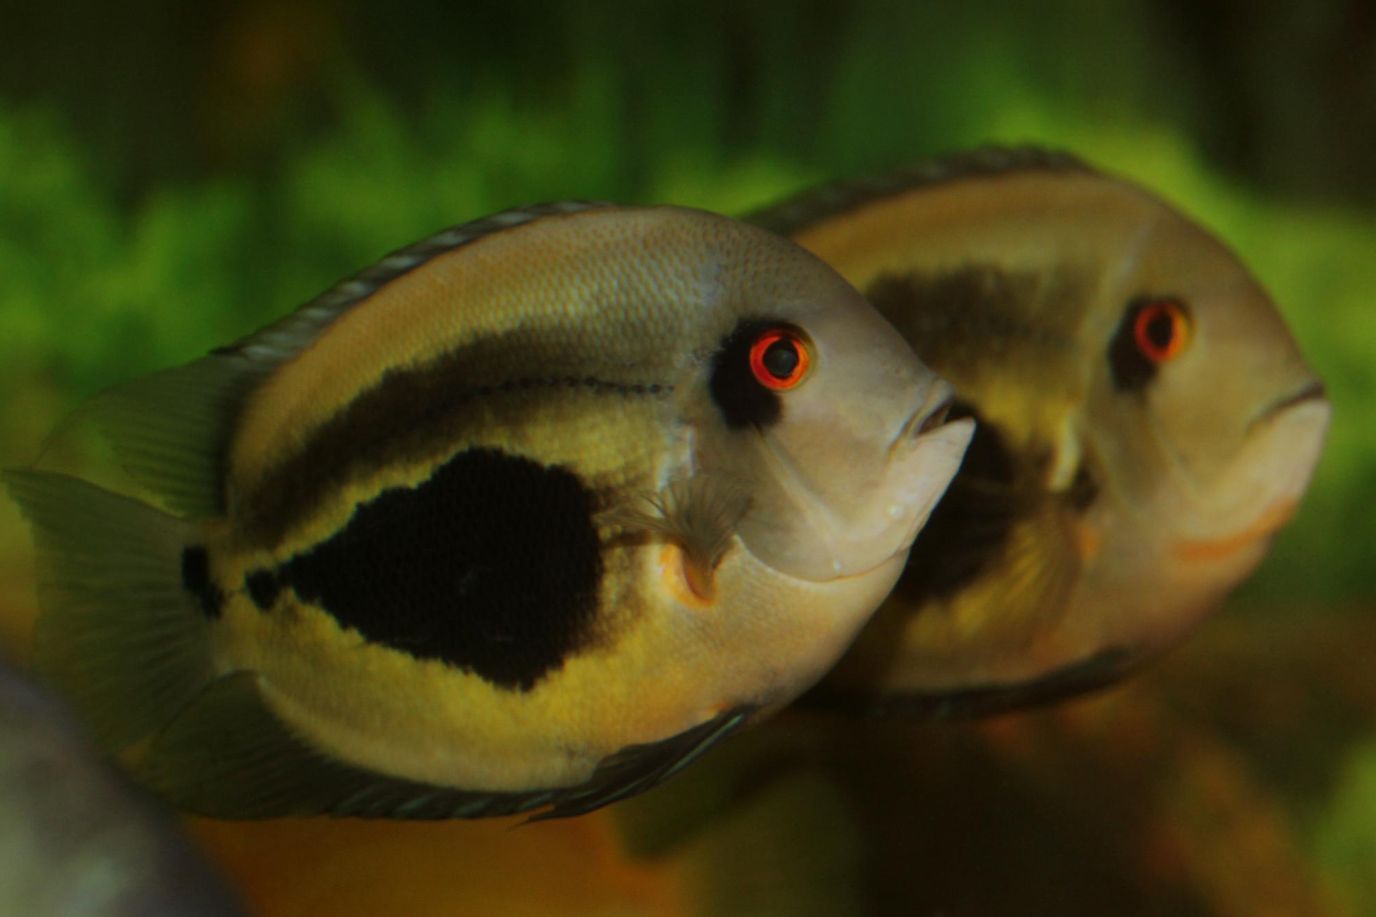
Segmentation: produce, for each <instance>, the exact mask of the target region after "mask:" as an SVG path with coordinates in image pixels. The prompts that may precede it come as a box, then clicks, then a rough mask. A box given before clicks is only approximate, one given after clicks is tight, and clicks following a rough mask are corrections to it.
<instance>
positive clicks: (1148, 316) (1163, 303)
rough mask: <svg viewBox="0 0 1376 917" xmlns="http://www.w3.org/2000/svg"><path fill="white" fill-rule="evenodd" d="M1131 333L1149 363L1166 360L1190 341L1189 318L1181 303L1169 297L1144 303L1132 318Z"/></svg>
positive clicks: (1180, 351) (1179, 351) (1176, 354)
mask: <svg viewBox="0 0 1376 917" xmlns="http://www.w3.org/2000/svg"><path fill="white" fill-rule="evenodd" d="M1132 337H1133V340H1134V341H1135V342H1136V344H1137V349H1138V350H1139V351H1141V353H1142V356H1144V357H1146V358H1147V359H1148V360H1150V361H1151V362H1153V363H1167V362H1169V361H1171V360H1174V359H1175V358H1176V357H1178V356H1180V354H1181V353H1182V352H1183V351H1184V350H1185V347H1186V345H1188V344H1189V342H1190V319H1189V316H1188V315H1186V314H1185V307H1184V306H1182V305H1181V304H1180V303H1178V302H1176V301H1175V300H1173V299H1161V300H1156V301H1153V302H1149V303H1147V304H1146V305H1145V306H1143V307H1142V308H1141V309H1139V310H1138V312H1137V315H1136V317H1135V318H1134V319H1133V321H1132Z"/></svg>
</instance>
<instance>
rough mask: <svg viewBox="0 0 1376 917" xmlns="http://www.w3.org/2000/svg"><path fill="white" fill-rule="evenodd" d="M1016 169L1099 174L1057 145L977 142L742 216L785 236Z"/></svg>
mask: <svg viewBox="0 0 1376 917" xmlns="http://www.w3.org/2000/svg"><path fill="white" fill-rule="evenodd" d="M1020 172H1081V173H1086V174H1098V172H1097V170H1096V169H1094V168H1093V167H1092V166H1090V165H1089V164H1088V163H1086V162H1084V161H1083V160H1081V159H1080V158H1078V157H1077V156H1075V155H1073V154H1071V153H1067V152H1063V151H1060V150H1048V149H1044V148H1042V147H1033V146H1019V147H999V146H989V147H980V148H978V149H974V150H966V151H963V152H959V153H950V154H945V155H940V156H934V157H931V158H929V159H923V160H921V161H919V162H917V163H914V164H912V165H909V166H905V167H903V168H900V169H897V170H894V171H892V172H888V173H885V174H882V175H876V176H871V177H867V178H855V179H843V180H841V181H837V182H830V183H827V184H823V185H820V186H817V187H813V188H809V189H807V190H804V191H801V192H799V193H798V194H795V195H793V196H791V197H788V198H786V199H784V200H782V201H780V202H778V203H776V204H771V205H770V206H768V207H764V208H762V209H760V210H756V211H754V212H752V213H748V214H746V215H745V216H744V217H742V219H744V220H745V221H746V222H748V223H754V224H755V225H757V226H762V227H764V228H765V229H768V230H770V231H771V232H776V233H778V234H779V235H783V236H789V235H792V234H793V233H795V232H798V231H799V230H801V229H804V228H805V227H807V226H810V225H812V224H813V223H816V222H819V221H821V220H825V219H828V218H830V217H834V216H838V215H840V214H842V213H845V212H847V211H849V210H853V209H855V208H857V207H862V206H864V205H865V204H868V203H871V202H873V201H876V200H879V199H880V198H884V197H889V196H891V195H894V194H899V193H902V192H906V191H915V190H917V189H919V188H928V187H936V186H939V185H944V184H946V183H948V182H953V181H958V180H960V179H966V178H993V177H997V176H1002V175H1011V174H1015V173H1020Z"/></svg>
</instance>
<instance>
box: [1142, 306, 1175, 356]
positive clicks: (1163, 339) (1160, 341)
mask: <svg viewBox="0 0 1376 917" xmlns="http://www.w3.org/2000/svg"><path fill="white" fill-rule="evenodd" d="M1174 336H1175V322H1174V320H1172V318H1171V314H1170V313H1169V312H1166V311H1164V310H1162V311H1161V312H1158V313H1157V314H1156V315H1153V316H1152V317H1151V318H1150V319H1149V320H1148V321H1147V340H1149V341H1151V345H1152V346H1153V347H1155V348H1156V349H1157V350H1165V349H1166V348H1168V347H1170V346H1171V338H1173V337H1174Z"/></svg>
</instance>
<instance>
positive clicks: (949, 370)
mask: <svg viewBox="0 0 1376 917" xmlns="http://www.w3.org/2000/svg"><path fill="white" fill-rule="evenodd" d="M746 218H747V219H749V220H751V221H752V222H755V223H756V224H757V225H761V226H764V227H766V228H769V229H771V230H773V231H775V232H778V233H780V234H783V235H786V236H788V237H789V238H791V239H793V240H794V241H795V242H797V243H799V244H800V245H802V246H803V247H804V248H806V249H808V250H809V251H811V252H813V253H815V254H817V255H818V256H819V257H821V258H822V259H823V260H825V261H826V262H827V263H829V264H830V265H831V266H832V267H834V268H836V269H837V270H838V271H840V273H841V274H842V275H843V276H844V277H845V278H846V279H847V280H849V281H850V282H851V283H853V284H854V285H855V286H856V287H857V288H858V289H860V290H861V291H862V292H863V293H864V294H865V295H866V297H867V298H868V299H869V300H870V301H871V302H872V303H873V304H874V305H875V307H876V308H877V309H879V311H880V312H881V313H882V314H883V315H884V316H885V317H886V318H888V319H889V320H890V321H891V322H893V323H894V325H895V326H896V327H897V328H898V329H899V330H900V332H902V334H903V335H904V337H905V338H906V339H907V340H908V342H909V343H911V344H912V345H913V347H914V349H915V350H916V351H917V353H918V355H919V356H920V357H921V358H922V360H923V361H924V362H926V363H927V364H928V365H930V366H932V367H933V368H934V369H935V370H936V371H937V372H938V373H940V374H942V375H943V376H944V377H945V378H947V379H949V380H950V381H951V382H952V384H953V385H954V386H955V388H956V404H955V407H954V408H953V413H955V414H959V415H965V416H970V417H973V418H975V419H976V420H977V426H976V432H975V435H974V439H973V442H972V443H971V445H970V447H969V450H968V452H967V454H966V457H965V459H964V462H963V465H962V467H961V470H960V471H959V473H958V474H957V476H956V480H955V481H954V482H953V483H952V485H951V487H950V490H949V492H948V494H947V496H946V497H945V498H944V499H943V500H942V502H941V503H940V505H939V506H938V507H937V508H936V510H935V512H934V513H933V515H932V518H931V520H930V522H929V524H928V525H927V526H926V527H925V528H924V529H923V531H922V533H921V534H920V535H919V536H918V540H917V543H916V545H915V546H914V548H913V551H912V552H911V554H910V556H909V560H908V564H907V566H906V568H905V569H904V571H903V574H902V576H901V577H900V578H899V582H898V584H897V586H896V587H895V590H894V593H893V594H892V596H890V598H889V599H888V600H887V601H886V602H885V603H884V605H883V606H882V607H881V609H880V610H879V611H878V612H877V613H876V614H875V616H874V618H873V619H872V620H871V621H870V623H869V624H868V625H867V626H866V628H865V630H864V632H863V633H862V634H861V636H860V637H859V638H858V640H857V641H856V644H855V646H854V647H853V648H852V649H851V650H850V652H849V653H848V654H847V655H846V657H845V658H844V659H842V661H841V662H840V663H839V664H838V666H837V669H836V671H835V672H833V673H832V674H831V675H830V676H829V677H828V679H827V680H826V681H825V682H824V683H823V684H822V685H820V686H819V687H818V688H817V689H816V690H815V691H814V692H812V693H811V694H810V695H809V701H810V702H811V703H813V704H816V705H818V706H830V707H834V708H840V709H847V710H852V711H854V710H866V711H869V712H873V713H880V714H882V713H885V712H890V713H904V714H908V715H912V714H919V715H926V716H932V717H944V716H975V715H981V714H989V713H996V712H999V711H1003V710H1008V709H1013V708H1017V707H1023V706H1033V705H1036V704H1041V703H1049V702H1051V701H1055V700H1058V699H1062V698H1066V697H1072V696H1076V695H1079V694H1082V693H1084V692H1087V691H1091V690H1094V689H1097V688H1101V687H1104V686H1106V685H1109V684H1112V683H1113V682H1115V681H1117V680H1119V679H1121V678H1123V677H1125V676H1126V675H1127V674H1129V673H1131V672H1133V671H1136V670H1137V669H1138V668H1140V667H1141V666H1142V665H1143V664H1144V663H1146V662H1147V661H1149V660H1151V659H1154V658H1157V657H1158V656H1159V655H1160V654H1161V653H1162V652H1164V651H1165V650H1166V649H1168V648H1169V647H1171V646H1173V645H1175V644H1176V643H1177V642H1179V641H1180V640H1182V639H1183V638H1184V637H1185V635H1186V634H1188V633H1189V632H1190V631H1191V630H1192V629H1193V628H1194V627H1196V626H1197V625H1198V624H1199V623H1200V622H1201V621H1202V620H1204V619H1205V618H1206V617H1207V616H1208V615H1209V614H1210V613H1211V612H1212V611H1213V610H1214V609H1216V608H1217V607H1218V606H1219V605H1220V603H1221V602H1222V600H1223V599H1224V598H1225V597H1226V595H1227V594H1228V593H1229V592H1230V591H1231V590H1232V589H1233V588H1234V587H1236V586H1237V585H1238V584H1239V583H1240V582H1242V581H1243V580H1244V579H1245V578H1246V577H1247V576H1249V575H1250V573H1251V572H1252V571H1253V569H1254V568H1255V567H1256V566H1257V564H1258V563H1259V562H1260V561H1261V559H1262V557H1263V556H1264V555H1265V554H1266V552H1267V549H1268V546H1269V544H1270V542H1271V540H1272V536H1274V535H1275V533H1276V532H1277V531H1279V530H1280V529H1281V528H1282V527H1283V526H1284V525H1285V523H1286V522H1287V521H1288V520H1289V519H1290V518H1291V517H1292V515H1293V514H1294V512H1295V510H1296V507H1297V506H1298V504H1299V502H1300V499H1301V497H1302V496H1303V494H1304V492H1305V490H1306V489H1307V487H1308V484H1309V481H1310V477H1311V475H1312V473H1313V470H1314V467H1315V465H1316V463H1317V461H1318V459H1319V456H1320V453H1321V451H1322V445H1323V441H1324V438H1325V434H1326V430H1327V427H1328V423H1329V417H1330V412H1331V408H1330V404H1329V402H1328V400H1327V397H1326V394H1325V390H1324V386H1323V383H1322V381H1321V380H1320V378H1319V377H1318V376H1317V375H1316V374H1315V372H1314V371H1313V370H1312V369H1311V368H1310V367H1309V366H1308V364H1307V363H1306V362H1305V360H1304V358H1303V356H1302V354H1301V352H1300V350H1299V348H1298V346H1297V344H1296V342H1295V340H1294V338H1293V337H1292V335H1291V334H1290V332H1289V330H1288V329H1287V326H1286V324H1285V322H1284V320H1283V318H1282V317H1281V315H1280V313H1279V312H1278V311H1277V309H1276V307H1275V305H1274V304H1273V302H1272V300H1271V299H1270V297H1269V296H1268V295H1267V293H1266V292H1265V290H1264V289H1263V288H1262V287H1261V286H1260V284H1259V283H1258V282H1257V280H1256V279H1255V278H1254V277H1253V275H1252V274H1251V273H1250V272H1249V271H1248V269H1247V268H1246V267H1245V266H1244V265H1243V264H1242V263H1241V262H1240V261H1239V259H1238V258H1237V256H1236V255H1235V254H1234V253H1233V252H1232V251H1231V250H1230V249H1229V248H1228V247H1227V246H1226V245H1225V244H1224V243H1222V242H1221V241H1219V240H1218V239H1217V238H1216V237H1215V236H1214V235H1212V234H1211V233H1210V232H1209V231H1208V230H1207V229H1205V228H1203V227H1202V226H1200V225H1199V224H1198V223H1196V222H1194V221H1193V220H1191V219H1190V218H1189V217H1188V216H1186V215H1185V214H1183V213H1182V212H1181V211H1179V210H1177V209H1176V208H1174V207H1172V206H1171V205H1170V204H1168V203H1166V202H1165V201H1163V200H1162V199H1161V198H1159V197H1157V196H1155V195H1154V194H1152V193H1151V192H1149V191H1148V190H1146V189H1145V188H1143V187H1141V186H1139V185H1137V184H1134V183H1132V182H1130V181H1127V180H1125V179H1122V178H1118V177H1115V176H1112V175H1110V174H1107V173H1104V172H1102V171H1099V170H1097V169H1095V168H1093V167H1092V166H1090V165H1088V164H1087V163H1085V162H1084V161H1083V160H1081V159H1079V158H1077V157H1075V156H1073V155H1071V154H1068V153H1062V152H1058V151H1051V150H1042V149H1034V148H1015V149H1007V148H991V149H982V150H976V151H970V152H965V153H960V154H954V155H948V156H945V157H939V158H936V159H932V160H929V161H926V162H922V163H919V164H917V165H916V166H913V167H910V168H908V169H904V170H901V171H899V172H897V173H892V174H889V175H885V176H880V177H877V178H871V179H861V180H858V181H854V182H841V183H836V184H832V185H827V186H824V187H822V188H819V189H813V190H811V191H805V192H802V193H801V194H798V195H796V196H795V197H793V198H790V199H788V200H786V201H783V202H781V203H779V204H776V205H774V206H771V207H767V208H765V209H763V210H760V211H758V212H756V213H754V214H751V215H749V216H748V217H746Z"/></svg>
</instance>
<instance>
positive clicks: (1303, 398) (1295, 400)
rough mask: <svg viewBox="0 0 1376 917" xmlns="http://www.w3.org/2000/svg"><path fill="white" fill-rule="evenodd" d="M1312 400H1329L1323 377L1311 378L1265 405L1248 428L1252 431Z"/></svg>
mask: <svg viewBox="0 0 1376 917" xmlns="http://www.w3.org/2000/svg"><path fill="white" fill-rule="evenodd" d="M1310 401H1324V402H1326V401H1328V389H1327V388H1326V387H1325V386H1324V384H1323V380H1322V379H1310V380H1309V381H1308V382H1306V383H1304V384H1303V385H1301V386H1300V387H1299V388H1297V389H1295V390H1293V391H1290V392H1287V393H1285V394H1284V395H1281V396H1280V397H1279V398H1277V399H1276V400H1275V401H1273V402H1271V403H1270V404H1268V405H1266V406H1265V407H1263V408H1262V409H1261V410H1260V411H1259V412H1258V413H1257V415H1256V416H1255V417H1253V418H1252V420H1251V422H1250V423H1249V424H1247V430H1248V432H1250V431H1252V430H1254V429H1255V428H1257V427H1259V426H1261V425H1263V424H1265V423H1268V422H1269V421H1271V420H1272V419H1274V418H1275V417H1277V416H1278V415H1280V414H1284V413H1285V412H1286V411H1288V410H1290V409H1291V408H1293V407H1297V406H1298V405H1301V404H1305V403H1307V402H1310Z"/></svg>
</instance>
